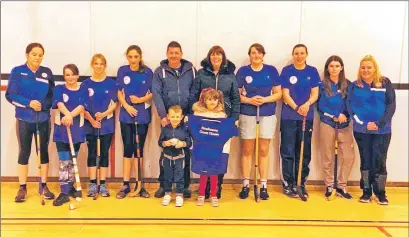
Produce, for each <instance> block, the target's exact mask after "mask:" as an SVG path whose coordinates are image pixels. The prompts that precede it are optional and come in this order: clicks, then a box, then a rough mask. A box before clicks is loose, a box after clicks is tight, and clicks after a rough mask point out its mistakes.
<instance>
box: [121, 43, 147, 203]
mask: <svg viewBox="0 0 409 237" xmlns="http://www.w3.org/2000/svg"><path fill="white" fill-rule="evenodd" d="M126 58H127V59H128V63H129V65H124V66H122V67H120V68H119V69H118V75H117V79H116V85H117V87H118V100H119V102H120V103H121V110H120V114H119V121H120V122H121V134H122V141H123V145H124V152H123V156H124V160H123V175H124V185H123V186H122V188H121V190H120V191H119V192H118V193H117V195H116V197H117V198H119V199H121V198H125V197H126V195H127V194H128V193H129V192H130V191H131V189H130V185H129V180H130V176H131V170H132V162H134V167H135V177H138V160H137V159H132V158H133V157H135V158H137V155H138V154H137V151H136V138H135V136H136V135H137V136H139V149H140V153H139V155H140V158H139V159H141V160H140V162H141V169H143V163H142V161H143V159H142V158H143V146H144V144H145V139H146V136H147V134H148V126H149V123H150V122H151V100H152V93H151V90H152V76H153V73H152V70H151V69H150V68H148V67H147V66H146V65H145V64H144V63H143V61H142V50H141V48H140V47H139V46H137V45H131V46H129V47H128V49H127V50H126ZM136 131H137V133H136ZM142 185H143V184H142ZM136 188H137V187H136V186H135V189H136ZM139 196H141V197H145V198H149V196H150V195H149V193H148V191H146V189H145V188H143V187H142V188H141V191H140V193H139Z"/></svg>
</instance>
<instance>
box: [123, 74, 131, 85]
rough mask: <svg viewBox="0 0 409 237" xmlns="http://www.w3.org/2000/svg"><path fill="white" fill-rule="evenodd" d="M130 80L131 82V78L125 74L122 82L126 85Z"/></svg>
mask: <svg viewBox="0 0 409 237" xmlns="http://www.w3.org/2000/svg"><path fill="white" fill-rule="evenodd" d="M130 82H131V78H130V77H128V76H125V77H124V83H125V85H128V84H129V83H130Z"/></svg>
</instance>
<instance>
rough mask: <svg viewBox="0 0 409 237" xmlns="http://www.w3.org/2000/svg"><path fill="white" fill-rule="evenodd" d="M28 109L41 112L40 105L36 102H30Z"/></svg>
mask: <svg viewBox="0 0 409 237" xmlns="http://www.w3.org/2000/svg"><path fill="white" fill-rule="evenodd" d="M29 106H30V108H32V109H34V111H37V112H39V111H41V103H40V102H39V101H38V100H32V101H30V105H29Z"/></svg>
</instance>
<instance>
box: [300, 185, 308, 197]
mask: <svg viewBox="0 0 409 237" xmlns="http://www.w3.org/2000/svg"><path fill="white" fill-rule="evenodd" d="M301 192H302V194H303V195H304V197H306V198H309V197H310V196H309V195H308V192H307V189H306V188H305V186H304V185H301Z"/></svg>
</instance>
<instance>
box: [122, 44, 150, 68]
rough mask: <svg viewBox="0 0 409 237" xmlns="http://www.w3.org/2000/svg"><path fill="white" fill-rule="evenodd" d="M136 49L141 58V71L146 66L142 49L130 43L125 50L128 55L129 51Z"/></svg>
mask: <svg viewBox="0 0 409 237" xmlns="http://www.w3.org/2000/svg"><path fill="white" fill-rule="evenodd" d="M131 50H135V51H136V52H137V53H138V54H139V55H140V56H141V60H140V61H139V71H143V70H144V68H145V67H146V65H145V63H144V62H143V60H142V49H141V47H139V46H138V45H130V46H129V47H128V48H127V49H126V52H125V56H126V55H128V53H129V51H131Z"/></svg>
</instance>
